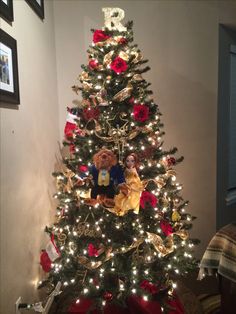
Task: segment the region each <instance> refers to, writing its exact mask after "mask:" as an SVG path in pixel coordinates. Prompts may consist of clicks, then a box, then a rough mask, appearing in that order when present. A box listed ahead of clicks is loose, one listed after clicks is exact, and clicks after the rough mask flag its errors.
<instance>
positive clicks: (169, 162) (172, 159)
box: [166, 157, 176, 167]
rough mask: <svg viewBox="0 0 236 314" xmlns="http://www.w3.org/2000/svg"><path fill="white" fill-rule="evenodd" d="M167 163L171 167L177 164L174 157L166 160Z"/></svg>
mask: <svg viewBox="0 0 236 314" xmlns="http://www.w3.org/2000/svg"><path fill="white" fill-rule="evenodd" d="M166 161H167V164H168V166H169V167H171V166H173V165H175V163H176V160H175V158H174V157H169V158H167V159H166Z"/></svg>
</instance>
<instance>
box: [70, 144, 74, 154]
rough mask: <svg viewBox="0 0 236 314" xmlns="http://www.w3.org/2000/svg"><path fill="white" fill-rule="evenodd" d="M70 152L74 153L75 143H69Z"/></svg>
mask: <svg viewBox="0 0 236 314" xmlns="http://www.w3.org/2000/svg"><path fill="white" fill-rule="evenodd" d="M70 153H71V154H74V153H75V145H74V144H71V145H70Z"/></svg>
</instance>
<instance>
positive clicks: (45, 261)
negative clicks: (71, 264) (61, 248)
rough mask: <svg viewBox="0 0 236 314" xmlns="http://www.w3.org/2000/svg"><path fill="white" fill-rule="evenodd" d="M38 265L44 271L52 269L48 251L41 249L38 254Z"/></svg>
mask: <svg viewBox="0 0 236 314" xmlns="http://www.w3.org/2000/svg"><path fill="white" fill-rule="evenodd" d="M40 265H41V266H42V268H43V270H44V271H45V272H46V273H48V272H50V270H51V269H52V262H51V260H50V258H49V256H48V253H47V252H46V251H44V250H42V252H41V254H40Z"/></svg>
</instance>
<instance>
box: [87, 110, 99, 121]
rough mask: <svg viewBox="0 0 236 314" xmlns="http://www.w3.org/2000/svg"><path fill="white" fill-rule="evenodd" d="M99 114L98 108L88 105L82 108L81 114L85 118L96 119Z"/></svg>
mask: <svg viewBox="0 0 236 314" xmlns="http://www.w3.org/2000/svg"><path fill="white" fill-rule="evenodd" d="M99 114H100V111H99V108H92V107H88V108H85V109H84V110H83V116H84V119H85V120H90V119H95V120H96V119H98V117H99Z"/></svg>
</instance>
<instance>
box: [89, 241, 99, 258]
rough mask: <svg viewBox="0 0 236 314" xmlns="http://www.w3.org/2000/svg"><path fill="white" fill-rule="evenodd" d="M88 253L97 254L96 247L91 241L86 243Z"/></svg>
mask: <svg viewBox="0 0 236 314" xmlns="http://www.w3.org/2000/svg"><path fill="white" fill-rule="evenodd" d="M88 255H89V256H96V257H97V256H98V249H97V248H96V247H95V246H94V245H93V244H92V243H89V245H88Z"/></svg>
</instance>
